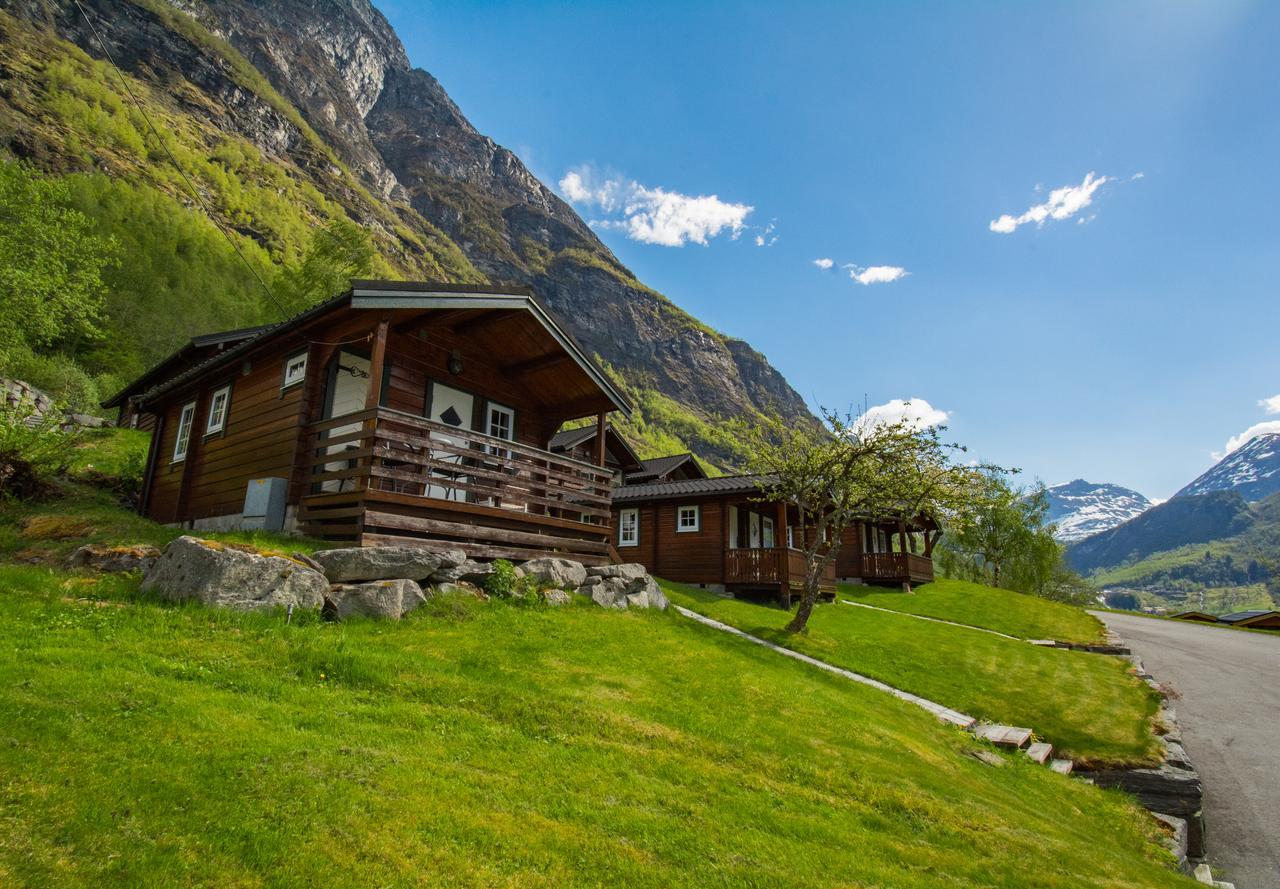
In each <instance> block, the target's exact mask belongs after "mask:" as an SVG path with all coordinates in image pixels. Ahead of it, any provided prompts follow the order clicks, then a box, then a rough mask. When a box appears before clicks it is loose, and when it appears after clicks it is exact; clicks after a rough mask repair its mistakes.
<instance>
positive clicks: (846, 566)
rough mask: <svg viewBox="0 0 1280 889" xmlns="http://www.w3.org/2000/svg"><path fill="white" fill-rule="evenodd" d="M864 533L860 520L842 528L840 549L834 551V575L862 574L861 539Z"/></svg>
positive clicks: (855, 575) (859, 575) (856, 575)
mask: <svg viewBox="0 0 1280 889" xmlns="http://www.w3.org/2000/svg"><path fill="white" fill-rule="evenodd" d="M865 535H866V530H865V526H864V525H863V524H862V522H853V523H852V524H850V525H849V527H847V528H845V529H844V533H843V535H842V536H841V538H840V549H839V550H838V551H837V552H836V577H861V576H862V551H863V540H864V538H865Z"/></svg>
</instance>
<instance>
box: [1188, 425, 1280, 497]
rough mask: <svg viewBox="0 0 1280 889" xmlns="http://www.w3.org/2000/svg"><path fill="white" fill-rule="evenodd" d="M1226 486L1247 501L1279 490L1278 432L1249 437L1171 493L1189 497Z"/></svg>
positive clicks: (1279, 448)
mask: <svg viewBox="0 0 1280 889" xmlns="http://www.w3.org/2000/svg"><path fill="white" fill-rule="evenodd" d="M1227 490H1230V491H1235V492H1236V493H1238V494H1239V495H1240V496H1241V497H1243V498H1244V499H1245V500H1246V501H1248V502H1250V503H1254V502H1256V501H1258V500H1262V499H1263V498H1264V497H1268V496H1270V495H1271V494H1275V493H1277V492H1280V433H1277V432H1270V433H1266V434H1264V435H1259V436H1256V437H1254V438H1251V439H1249V441H1247V442H1245V443H1244V444H1243V445H1241V446H1240V447H1238V448H1236V449H1235V450H1234V451H1232V452H1231V453H1230V454H1227V456H1225V457H1223V458H1222V459H1221V460H1219V461H1218V462H1217V463H1216V464H1215V465H1214V466H1213V468H1211V469H1210V470H1209V471H1208V472H1206V473H1204V474H1203V475H1201V476H1200V477H1198V478H1197V479H1196V480H1195V481H1193V482H1191V484H1189V485H1187V486H1186V487H1184V488H1183V489H1182V490H1180V491H1178V493H1176V494H1174V495H1173V496H1174V497H1190V496H1194V495H1196V494H1207V493H1208V492H1210V491H1227Z"/></svg>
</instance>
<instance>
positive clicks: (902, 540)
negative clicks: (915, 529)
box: [898, 522, 907, 556]
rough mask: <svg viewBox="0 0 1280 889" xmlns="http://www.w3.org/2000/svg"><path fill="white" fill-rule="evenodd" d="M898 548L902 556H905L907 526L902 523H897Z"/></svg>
mask: <svg viewBox="0 0 1280 889" xmlns="http://www.w3.org/2000/svg"><path fill="white" fill-rule="evenodd" d="M898 548H899V549H900V550H902V554H903V555H904V556H905V555H906V554H907V526H906V525H905V524H903V523H902V522H898Z"/></svg>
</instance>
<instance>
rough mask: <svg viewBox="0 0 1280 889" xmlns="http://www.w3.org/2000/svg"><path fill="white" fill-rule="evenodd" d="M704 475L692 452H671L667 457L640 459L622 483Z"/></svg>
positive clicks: (633, 483) (678, 479)
mask: <svg viewBox="0 0 1280 889" xmlns="http://www.w3.org/2000/svg"><path fill="white" fill-rule="evenodd" d="M706 477H707V474H706V473H705V472H703V471H702V467H701V466H700V465H699V464H698V461H697V460H696V459H695V458H694V456H693V454H672V455H671V456H669V457H654V458H652V459H649V460H642V461H641V462H640V465H639V466H638V467H637V468H636V469H634V470H633V471H631V472H629V473H628V474H627V476H626V478H625V479H624V480H623V484H627V485H648V484H652V483H654V482H678V481H687V480H689V479H695V478H706Z"/></svg>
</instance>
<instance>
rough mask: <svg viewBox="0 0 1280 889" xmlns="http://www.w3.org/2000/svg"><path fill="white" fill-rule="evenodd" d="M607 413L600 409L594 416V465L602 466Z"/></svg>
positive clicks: (603, 462) (607, 421)
mask: <svg viewBox="0 0 1280 889" xmlns="http://www.w3.org/2000/svg"><path fill="white" fill-rule="evenodd" d="M608 423H609V415H608V413H606V412H604V411H601V412H600V413H599V414H598V415H597V416H596V465H597V466H604V464H605V460H604V454H605V440H604V437H605V433H606V432H607V431H608Z"/></svg>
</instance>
